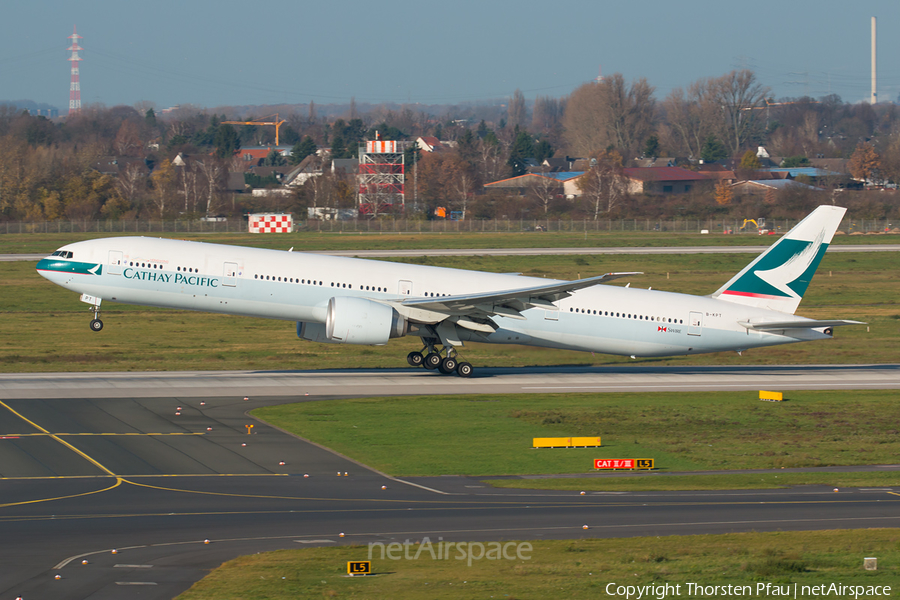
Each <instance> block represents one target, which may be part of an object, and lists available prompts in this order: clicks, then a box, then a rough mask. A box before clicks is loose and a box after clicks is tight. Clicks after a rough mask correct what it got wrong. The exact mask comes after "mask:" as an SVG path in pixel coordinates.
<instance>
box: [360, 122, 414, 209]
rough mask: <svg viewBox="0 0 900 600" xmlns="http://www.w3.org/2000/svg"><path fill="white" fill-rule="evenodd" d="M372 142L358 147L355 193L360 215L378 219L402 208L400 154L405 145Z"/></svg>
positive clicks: (378, 141) (402, 169) (391, 142)
mask: <svg viewBox="0 0 900 600" xmlns="http://www.w3.org/2000/svg"><path fill="white" fill-rule="evenodd" d="M375 138H376V139H375V140H374V141H368V142H365V143H363V144H360V145H359V193H358V194H357V204H358V208H359V214H361V215H372V216H375V215H379V214H381V213H383V212H391V211H398V210H400V211H402V210H403V209H404V208H406V196H405V194H404V181H405V164H404V155H403V152H404V150H406V148H407V147H408V146H409V144H410V143H409V142H396V141H383V140H382V139H381V136H380V135H379V134H378V133H377V132H376V133H375Z"/></svg>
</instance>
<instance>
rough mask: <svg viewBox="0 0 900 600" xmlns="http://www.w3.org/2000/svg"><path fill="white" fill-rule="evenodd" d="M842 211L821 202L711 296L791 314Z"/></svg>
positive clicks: (820, 257) (817, 264)
mask: <svg viewBox="0 0 900 600" xmlns="http://www.w3.org/2000/svg"><path fill="white" fill-rule="evenodd" d="M845 212H847V209H846V208H842V207H840V206H820V207H819V208H817V209H816V210H814V211H813V212H812V213H810V214H809V215H808V216H807V217H806V218H805V219H803V220H802V221H800V222H799V223H797V226H796V227H794V228H793V229H791V230H790V231H789V232H788V233H787V234H786V235H784V236H783V237H782V238H781V239H780V240H778V241H777V242H775V244H773V245H772V246H771V247H770V248H769V249H768V250H766V251H765V252H763V253H762V254H760V255H759V256H758V257H757V259H756V260H754V261H753V262H752V263H750V264H749V265H748V266H747V267H746V268H745V269H744V270H743V271H741V272H740V273H738V274H737V275H735V276H734V277H733V278H732V279H731V281H729V282H728V283H726V284H725V285H723V286H722V287H721V288H719V289H718V290H717V291H716V292H715V293H714V294H713V295H712V297H713V298H718V299H719V300H727V301H729V302H735V303H738V304H746V305H748V306H754V307H756V308H766V309H770V310H777V311H780V312H783V313H789V314H794V311H796V310H797V306H798V305H799V304H800V300H801V299H802V298H803V294H804V293H805V292H806V288H807V287H808V286H809V282H810V281H811V280H812V276H813V274H814V273H815V272H816V268H818V266H819V262H821V260H822V256H824V254H825V251H826V250H827V249H828V244H829V243H831V238H832V237H834V232H835V231H837V228H838V226H839V225H840V224H841V219H843V218H844V213H845Z"/></svg>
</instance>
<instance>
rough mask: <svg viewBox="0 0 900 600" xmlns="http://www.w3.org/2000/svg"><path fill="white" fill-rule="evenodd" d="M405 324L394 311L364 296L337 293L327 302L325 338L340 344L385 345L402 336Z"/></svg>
mask: <svg viewBox="0 0 900 600" xmlns="http://www.w3.org/2000/svg"><path fill="white" fill-rule="evenodd" d="M408 327H409V326H408V323H407V321H406V318H405V317H402V316H401V315H400V314H399V313H398V312H397V311H396V310H394V309H393V308H391V307H390V306H387V305H386V304H381V303H378V302H373V301H371V300H367V299H365V298H353V297H349V296H338V297H335V298H332V299H331V300H329V301H328V310H327V312H326V317H325V337H326V338H327V339H328V341H330V342H336V343H339V344H364V345H380V344H387V342H388V340H389V339H391V338H397V337H403V336H404V335H406V332H407V330H408Z"/></svg>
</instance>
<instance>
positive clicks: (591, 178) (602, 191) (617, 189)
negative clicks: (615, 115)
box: [578, 151, 628, 221]
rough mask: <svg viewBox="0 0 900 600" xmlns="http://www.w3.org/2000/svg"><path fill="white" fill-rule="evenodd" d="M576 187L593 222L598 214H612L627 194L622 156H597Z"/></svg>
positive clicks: (612, 153)
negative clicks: (591, 213)
mask: <svg viewBox="0 0 900 600" xmlns="http://www.w3.org/2000/svg"><path fill="white" fill-rule="evenodd" d="M578 187H579V188H580V189H581V194H582V198H584V200H585V201H586V203H587V204H588V207H589V208H590V210H591V212H593V213H594V220H595V221H596V220H597V219H598V218H599V217H600V213H606V214H610V213H612V212H613V211H614V210H615V209H616V207H617V206H618V205H619V203H620V202H621V201H622V200H623V199H624V198H625V196H626V194H627V192H628V183H627V180H626V179H625V175H624V173H623V171H622V156H621V155H620V154H619V153H618V152H615V151H612V152H606V151H604V152H600V153H599V154H597V156H596V157H594V158H593V159H592V160H591V168H590V169H589V170H588V171H586V172H585V174H584V175H582V176H581V177H580V178H579V179H578Z"/></svg>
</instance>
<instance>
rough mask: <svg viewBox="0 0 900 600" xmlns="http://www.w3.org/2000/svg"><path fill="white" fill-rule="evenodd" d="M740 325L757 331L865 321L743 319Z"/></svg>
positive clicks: (811, 327) (832, 325)
mask: <svg viewBox="0 0 900 600" xmlns="http://www.w3.org/2000/svg"><path fill="white" fill-rule="evenodd" d="M739 325H742V326H744V327H746V328H747V329H755V330H757V331H773V330H776V329H816V328H818V327H840V326H841V325H865V323H863V322H862V321H843V320H835V321H814V320H811V319H804V320H802V321H801V320H793V321H772V322H768V323H750V322H748V321H742V322H740V323H739Z"/></svg>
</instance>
